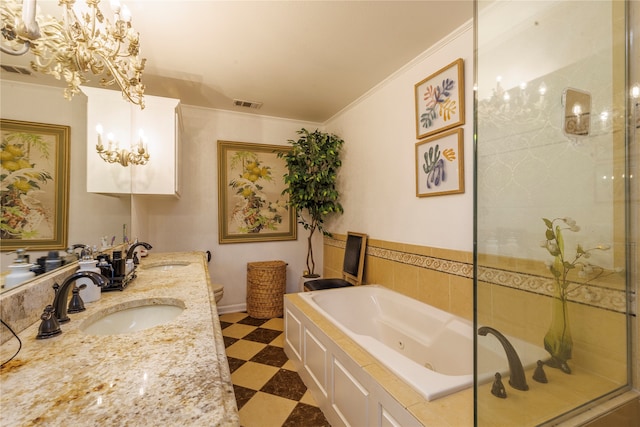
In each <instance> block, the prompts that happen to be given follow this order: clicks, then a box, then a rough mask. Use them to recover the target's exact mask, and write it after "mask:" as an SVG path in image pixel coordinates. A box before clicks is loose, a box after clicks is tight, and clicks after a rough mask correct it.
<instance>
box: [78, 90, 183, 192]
mask: <svg viewBox="0 0 640 427" xmlns="http://www.w3.org/2000/svg"><path fill="white" fill-rule="evenodd" d="M82 91H83V92H84V93H85V94H86V95H87V98H88V101H87V191H88V192H90V193H107V194H140V195H142V194H145V195H162V196H176V197H179V195H180V173H179V165H180V133H181V132H180V129H181V120H180V100H178V99H173V98H164V97H159V96H151V95H145V96H144V101H145V108H144V109H143V110H141V109H140V107H139V106H137V105H133V104H131V103H129V102H127V101H125V100H124V99H123V98H122V94H121V92H120V91H116V90H110V89H100V88H91V87H83V88H82ZM98 125H100V126H101V127H102V136H101V138H102V144H103V146H104V147H105V148H108V147H109V139H111V140H112V148H114V149H115V144H116V143H117V144H118V147H119V148H120V149H126V150H130V151H131V150H132V146H135V144H137V143H138V142H139V141H140V140H141V136H140V135H141V133H140V131H141V130H142V133H143V135H144V139H143V143H144V144H146V147H147V150H148V151H149V161H148V162H147V164H145V165H133V164H129V165H128V166H123V165H121V164H120V163H108V162H106V161H104V160H103V159H102V158H101V157H100V155H99V154H98V152H97V151H96V145H97V144H98V137H99V133H98V130H97V126H98ZM109 135H111V137H109ZM134 149H135V148H134Z"/></svg>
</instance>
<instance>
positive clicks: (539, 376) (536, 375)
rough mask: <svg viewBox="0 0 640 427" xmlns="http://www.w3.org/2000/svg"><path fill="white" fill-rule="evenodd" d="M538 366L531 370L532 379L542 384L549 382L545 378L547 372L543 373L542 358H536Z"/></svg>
mask: <svg viewBox="0 0 640 427" xmlns="http://www.w3.org/2000/svg"><path fill="white" fill-rule="evenodd" d="M537 363H538V366H537V367H536V370H535V371H534V372H533V379H534V380H536V381H538V382H539V383H542V384H546V383H548V382H549V380H547V374H545V373H544V369H543V366H544V362H543V361H542V360H538V362H537Z"/></svg>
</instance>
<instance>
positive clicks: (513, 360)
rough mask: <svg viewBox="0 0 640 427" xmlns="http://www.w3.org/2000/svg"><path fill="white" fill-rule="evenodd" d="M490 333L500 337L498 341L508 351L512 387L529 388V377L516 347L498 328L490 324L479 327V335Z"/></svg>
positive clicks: (518, 388)
mask: <svg viewBox="0 0 640 427" xmlns="http://www.w3.org/2000/svg"><path fill="white" fill-rule="evenodd" d="M488 333H491V334H493V335H494V336H495V337H496V338H498V341H500V344H502V347H503V348H504V351H505V353H507V360H508V361H509V384H510V385H511V387H513V388H515V389H516V390H522V391H526V390H529V386H528V385H527V379H526V378H525V376H524V369H523V368H522V362H520V357H518V353H517V352H516V349H515V348H513V346H512V345H511V343H510V342H509V340H508V339H507V337H505V336H504V335H502V334H501V333H500V332H498V331H497V330H496V329H493V328H490V327H489V326H483V327H481V328H479V329H478V335H482V336H483V337H484V336H486V335H487V334H488Z"/></svg>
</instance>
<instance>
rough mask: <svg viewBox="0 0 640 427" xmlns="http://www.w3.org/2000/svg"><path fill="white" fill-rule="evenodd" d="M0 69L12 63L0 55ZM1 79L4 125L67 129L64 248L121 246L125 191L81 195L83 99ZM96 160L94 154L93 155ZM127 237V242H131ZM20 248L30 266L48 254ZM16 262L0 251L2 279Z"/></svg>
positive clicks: (127, 205)
mask: <svg viewBox="0 0 640 427" xmlns="http://www.w3.org/2000/svg"><path fill="white" fill-rule="evenodd" d="M2 63H3V65H4V64H11V63H12V62H11V59H10V58H9V59H6V57H5V55H4V54H3V55H2ZM1 77H2V79H1V80H0V90H1V92H2V97H0V109H1V111H2V118H3V119H12V120H21V121H26V122H36V123H45V124H58V125H66V126H69V127H70V144H69V187H68V208H67V209H66V212H67V218H66V219H67V221H68V226H67V240H66V244H65V246H66V247H68V246H71V245H73V244H76V243H78V244H87V245H91V246H93V245H96V246H97V247H98V248H100V247H101V246H102V243H101V241H102V238H103V237H104V236H107V241H108V243H111V240H112V239H113V240H114V243H115V244H119V243H122V241H123V238H124V236H123V235H124V234H126V233H128V230H130V229H131V195H130V193H131V191H130V188H122V189H121V193H122V194H117V195H115V194H94V193H87V191H86V188H87V184H86V180H87V179H86V177H87V170H86V164H87V156H88V155H92V154H94V151H95V144H93V145H92V144H90V143H87V137H86V135H87V129H86V127H87V125H86V121H87V113H86V104H87V98H86V96H84V95H83V94H78V95H76V96H74V97H73V99H72V100H71V101H69V100H66V99H65V98H64V97H63V96H62V94H63V87H61V86H60V83H59V82H58V81H57V80H55V79H53V78H51V77H49V76H40V75H38V76H35V75H31V76H27V77H26V79H27V81H28V82H29V83H25V77H24V76H20V75H18V76H17V77H16V78H15V79H14V77H13V76H12V75H10V73H7V72H6V71H2V75H1ZM21 77H22V78H21ZM95 155H98V154H97V153H95ZM118 166H119V165H118ZM127 185H130V184H127ZM127 237H128V238H129V239H131V238H132V236H127ZM134 238H135V236H134ZM25 243H26V244H25V247H27V253H28V254H29V255H30V262H31V263H33V262H35V261H36V260H37V258H39V257H42V256H46V255H47V254H48V252H49V249H45V248H42V249H39V250H35V249H33V248H32V249H29V245H28V243H27V242H26V241H25ZM2 249H5V248H4V247H3V248H2ZM56 250H59V252H60V255H61V257H62V256H64V255H65V254H64V252H65V248H60V249H56ZM15 259H16V254H15V253H9V252H8V251H6V250H3V252H2V256H1V257H0V273H2V275H3V276H4V275H5V274H7V273H8V266H9V265H11V264H12V263H13V262H14V260H15ZM45 274H46V273H45ZM38 277H40V276H38ZM25 283H28V282H25ZM23 284H24V283H23Z"/></svg>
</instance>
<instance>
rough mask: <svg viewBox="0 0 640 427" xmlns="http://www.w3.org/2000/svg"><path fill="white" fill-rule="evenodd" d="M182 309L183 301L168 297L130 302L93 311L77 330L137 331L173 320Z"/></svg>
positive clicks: (100, 332)
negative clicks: (94, 312)
mask: <svg viewBox="0 0 640 427" xmlns="http://www.w3.org/2000/svg"><path fill="white" fill-rule="evenodd" d="M184 308H185V306H184V303H183V302H182V301H180V300H177V299H170V298H167V299H153V300H138V301H130V302H127V303H125V304H119V305H116V306H114V307H110V308H108V309H105V310H103V311H101V312H98V313H96V314H94V315H93V316H91V317H89V318H88V319H87V320H85V321H84V323H83V324H82V326H80V329H81V330H82V331H83V332H84V333H85V334H91V335H117V334H127V333H131V332H137V331H141V330H144V329H149V328H153V327H154V326H158V325H162V324H164V323H167V322H170V321H172V320H173V319H175V318H176V317H178V316H179V315H180V313H182V311H183V310H184Z"/></svg>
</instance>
